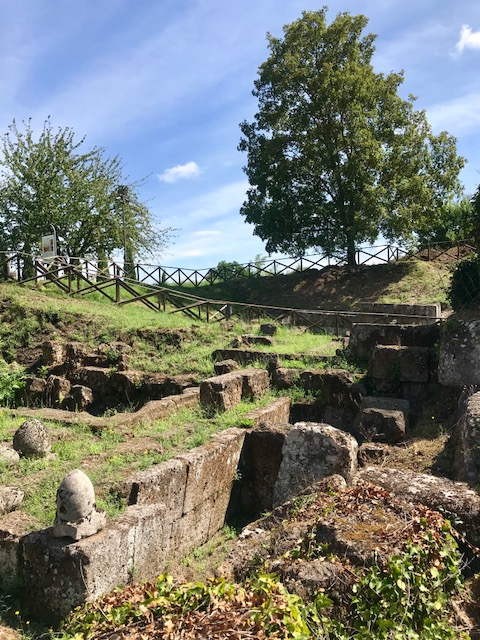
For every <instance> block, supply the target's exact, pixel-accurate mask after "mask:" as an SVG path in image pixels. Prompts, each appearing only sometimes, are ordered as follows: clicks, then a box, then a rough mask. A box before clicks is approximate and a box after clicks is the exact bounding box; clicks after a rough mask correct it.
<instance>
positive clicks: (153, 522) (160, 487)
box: [0, 373, 290, 624]
mask: <svg viewBox="0 0 480 640" xmlns="http://www.w3.org/2000/svg"><path fill="white" fill-rule="evenodd" d="M241 375H244V374H243V373H241ZM289 410H290V399H289V398H280V399H278V400H277V401H275V402H273V403H272V404H271V405H270V406H268V407H264V408H261V409H256V410H254V411H252V412H251V414H249V415H248V416H247V417H248V418H249V419H250V420H252V421H253V423H254V424H258V423H259V422H260V421H262V420H270V421H274V422H282V423H286V422H288V418H289ZM248 433H249V431H248V430H245V429H228V430H226V431H224V432H222V433H220V434H217V435H216V436H215V437H214V438H213V439H212V440H211V441H210V442H209V443H207V444H206V445H203V446H201V447H198V448H196V449H192V450H190V451H188V452H186V453H184V454H182V455H179V456H178V457H176V458H174V459H172V460H169V461H166V462H164V463H162V464H159V465H156V466H154V467H152V468H150V469H147V470H145V471H142V472H140V473H138V474H136V475H135V476H134V477H133V478H131V481H130V490H129V497H128V506H127V508H126V511H125V512H124V513H123V514H122V515H121V516H119V517H118V518H115V519H113V520H111V521H108V522H107V526H106V527H105V528H104V529H103V530H102V531H100V532H99V533H97V534H95V535H93V536H91V537H88V538H84V539H82V540H79V541H78V542H72V541H71V540H69V539H68V538H55V537H54V536H53V535H52V529H51V528H49V529H44V530H41V531H34V532H31V533H27V534H25V535H22V533H20V532H19V530H18V529H17V531H16V533H14V531H15V528H14V527H12V528H11V530H10V531H8V530H7V529H5V530H3V531H0V587H1V588H3V589H4V590H9V589H11V588H12V587H14V586H15V585H16V586H18V585H21V587H22V596H23V598H24V600H25V602H26V603H27V604H28V607H29V608H30V610H31V614H32V616H33V617H36V618H39V619H43V620H46V621H48V622H49V623H52V624H55V623H57V622H59V621H60V620H61V619H62V618H64V617H65V616H66V615H67V614H68V613H69V611H70V610H71V609H72V608H73V607H75V606H78V605H81V604H83V603H84V602H87V601H92V600H94V599H95V598H97V597H99V596H100V595H102V594H103V593H106V592H108V591H110V590H112V589H113V588H115V587H116V586H118V585H123V584H128V583H130V582H134V581H144V580H148V579H154V578H156V576H158V575H159V574H160V573H161V572H162V571H164V570H165V567H166V565H167V564H168V562H169V561H171V560H175V559H178V558H181V557H182V556H184V555H186V554H187V553H189V552H190V551H191V550H192V549H194V548H195V547H197V546H200V545H202V544H204V543H205V542H207V541H208V540H209V539H210V538H211V537H212V536H213V535H214V534H215V533H216V532H217V531H218V530H219V529H221V527H222V526H223V525H224V523H225V519H226V514H227V510H228V507H229V504H230V502H231V493H232V487H233V485H234V481H235V480H236V479H237V478H238V466H239V459H240V454H241V451H242V448H243V445H244V439H245V436H246V434H248ZM11 515H12V516H13V515H14V514H13V513H12V514H11Z"/></svg>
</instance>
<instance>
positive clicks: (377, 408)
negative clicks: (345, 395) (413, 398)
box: [354, 397, 410, 443]
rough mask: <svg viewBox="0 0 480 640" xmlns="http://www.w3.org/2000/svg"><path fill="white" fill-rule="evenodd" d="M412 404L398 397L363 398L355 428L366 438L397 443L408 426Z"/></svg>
mask: <svg viewBox="0 0 480 640" xmlns="http://www.w3.org/2000/svg"><path fill="white" fill-rule="evenodd" d="M409 411H410V405H409V403H408V401H407V400H397V399H396V398H375V397H366V398H363V400H362V403H361V405H360V410H359V412H358V415H357V418H356V420H355V424H354V429H355V431H356V432H358V433H359V434H360V435H362V436H363V437H364V438H365V439H366V440H369V441H370V440H376V441H379V442H388V443H395V442H399V441H400V440H402V439H403V438H404V436H405V431H406V429H407V427H408V414H409Z"/></svg>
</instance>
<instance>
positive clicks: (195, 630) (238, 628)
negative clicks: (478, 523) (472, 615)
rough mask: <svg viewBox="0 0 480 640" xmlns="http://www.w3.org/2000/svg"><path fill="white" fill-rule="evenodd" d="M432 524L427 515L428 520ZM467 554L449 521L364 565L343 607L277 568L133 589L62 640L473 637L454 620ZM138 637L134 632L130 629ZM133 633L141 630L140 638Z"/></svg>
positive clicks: (80, 614)
mask: <svg viewBox="0 0 480 640" xmlns="http://www.w3.org/2000/svg"><path fill="white" fill-rule="evenodd" d="M425 524H426V523H425ZM461 563H462V560H461V556H460V554H459V553H458V549H457V547H456V544H455V542H454V541H453V539H452V538H451V536H450V534H449V533H448V527H445V530H444V531H443V534H442V535H439V536H432V535H431V534H429V533H428V532H427V531H426V527H425V530H424V533H423V535H422V537H421V538H420V539H418V541H417V542H416V543H412V542H409V543H407V544H406V545H405V548H404V550H403V552H402V554H401V555H399V556H394V557H392V558H391V560H389V561H388V562H387V564H386V565H385V566H383V567H382V566H379V565H374V566H372V567H371V568H367V569H363V570H362V569H357V570H355V579H354V584H353V586H352V588H351V591H350V593H349V595H346V596H345V598H344V602H343V603H342V604H341V606H339V605H338V604H337V605H334V600H333V599H331V598H330V597H329V595H328V593H326V592H324V591H323V590H322V591H319V592H317V593H316V595H315V597H314V598H313V599H312V600H311V601H306V600H303V599H302V598H301V597H299V596H298V595H295V594H293V593H290V592H289V591H288V590H287V589H286V588H285V586H284V585H283V583H282V581H281V580H280V579H279V578H278V576H276V575H275V574H263V573H261V572H258V573H255V574H253V575H251V576H250V577H248V578H247V579H246V580H245V581H244V582H243V583H242V584H235V583H232V582H228V581H225V580H223V579H219V578H216V579H210V580H208V581H207V582H204V583H202V582H197V583H187V584H175V583H174V581H173V580H172V578H171V577H170V576H167V575H161V576H160V577H159V578H158V580H157V582H156V583H149V584H145V585H143V586H142V587H130V588H127V589H126V590H122V591H117V592H114V593H113V594H110V595H108V596H105V597H103V598H102V599H101V600H100V601H98V602H96V603H94V604H93V605H92V604H89V605H85V606H84V607H82V608H80V609H79V610H77V611H76V612H75V613H74V614H73V615H72V616H71V617H70V618H69V619H68V620H67V621H66V623H65V626H64V632H63V635H62V636H61V638H62V640H89V639H93V638H104V637H105V638H106V637H110V634H112V633H113V632H115V633H117V634H119V636H120V637H122V635H121V634H122V630H124V629H125V628H127V627H128V628H129V629H130V630H133V629H136V630H138V632H140V633H144V634H146V635H148V637H149V638H165V639H169V640H176V639H179V638H185V639H187V640H188V639H189V638H190V639H193V638H198V637H212V638H213V637H222V636H221V633H222V631H223V632H225V633H227V632H232V630H234V631H235V633H236V634H237V635H236V637H238V638H244V637H245V638H246V637H255V638H292V639H296V640H301V639H307V638H316V639H317V640H350V639H353V638H357V639H359V640H360V639H362V638H363V639H365V640H367V639H368V640H404V639H405V638H410V639H412V640H414V639H418V640H446V639H448V638H451V639H452V640H453V639H454V638H467V637H468V636H467V635H466V634H464V633H462V632H458V630H457V629H455V628H454V627H453V626H452V624H451V616H452V610H451V599H452V597H453V596H455V595H456V594H457V593H458V592H459V591H460V589H461V585H462V578H461V571H460V569H461ZM127 637H130V636H127ZM132 637H133V636H132Z"/></svg>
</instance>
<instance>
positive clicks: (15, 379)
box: [0, 358, 25, 407]
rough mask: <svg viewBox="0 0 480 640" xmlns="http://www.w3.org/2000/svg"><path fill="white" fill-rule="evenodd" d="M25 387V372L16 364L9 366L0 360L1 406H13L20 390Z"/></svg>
mask: <svg viewBox="0 0 480 640" xmlns="http://www.w3.org/2000/svg"><path fill="white" fill-rule="evenodd" d="M24 385H25V372H24V370H23V368H22V367H21V366H20V365H18V364H17V363H16V362H13V363H11V364H7V363H6V362H5V360H3V358H0V406H2V407H8V406H11V405H12V404H13V403H14V401H15V394H16V392H17V391H18V389H22V388H23V387H24Z"/></svg>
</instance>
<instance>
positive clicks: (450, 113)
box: [427, 92, 480, 136]
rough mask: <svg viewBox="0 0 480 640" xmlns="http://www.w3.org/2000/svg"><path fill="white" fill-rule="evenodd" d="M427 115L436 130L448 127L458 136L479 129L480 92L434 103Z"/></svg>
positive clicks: (448, 129)
mask: <svg viewBox="0 0 480 640" xmlns="http://www.w3.org/2000/svg"><path fill="white" fill-rule="evenodd" d="M427 116H428V120H429V122H430V124H431V125H432V127H433V129H434V130H435V131H440V130H444V129H446V130H447V131H450V132H451V133H453V134H454V135H457V136H458V135H460V134H461V133H463V134H465V133H467V132H469V131H470V132H471V131H477V130H478V127H479V126H480V93H478V92H476V93H469V94H466V95H463V96H460V97H459V98H455V99H453V100H449V101H447V102H443V103H440V104H436V105H433V106H432V107H429V108H428V109H427Z"/></svg>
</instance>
